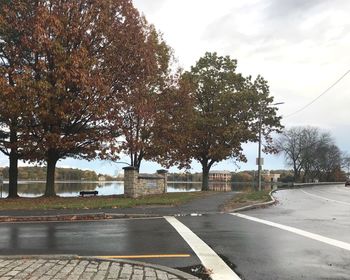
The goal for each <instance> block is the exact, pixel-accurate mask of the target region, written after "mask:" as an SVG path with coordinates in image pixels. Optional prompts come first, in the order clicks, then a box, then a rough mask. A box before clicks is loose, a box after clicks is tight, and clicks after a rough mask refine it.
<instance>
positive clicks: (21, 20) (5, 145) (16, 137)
mask: <svg viewBox="0 0 350 280" xmlns="http://www.w3.org/2000/svg"><path fill="white" fill-rule="evenodd" d="M30 16H31V15H30V4H29V2H25V1H22V2H18V1H1V2H0V151H1V152H2V153H4V154H5V155H7V156H8V157H9V196H8V197H9V198H16V197H18V194H17V177H18V171H17V166H18V159H19V158H21V157H23V156H24V151H23V147H22V143H23V139H22V135H21V131H23V129H26V127H27V126H26V124H25V118H24V112H25V111H26V110H29V107H30V106H28V92H27V91H26V82H25V81H26V80H28V78H30V74H29V73H28V72H27V69H26V63H27V61H28V60H29V59H30V53H29V52H28V51H27V49H26V48H25V47H24V46H23V45H22V42H23V41H22V40H23V37H24V34H25V33H26V30H27V29H28V26H27V23H28V19H29V18H30Z"/></svg>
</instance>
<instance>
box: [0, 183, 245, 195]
mask: <svg viewBox="0 0 350 280" xmlns="http://www.w3.org/2000/svg"><path fill="white" fill-rule="evenodd" d="M249 187H251V184H249V183H248V184H247V183H244V184H242V183H241V184H239V183H236V184H230V183H210V185H209V188H210V189H211V190H214V191H231V190H237V191H238V190H242V189H245V188H249ZM55 188H56V193H57V194H58V195H59V196H62V197H74V196H79V192H80V191H82V190H89V191H93V190H96V191H98V194H99V195H118V194H124V183H123V182H66V181H65V182H57V183H56V184H55ZM200 190H201V183H200V182H199V183H198V182H196V183H193V182H168V187H167V192H170V193H173V192H193V191H200ZM44 192H45V182H44V181H43V182H30V181H20V182H18V193H19V195H20V196H22V197H37V196H41V195H43V194H44ZM7 195H8V184H7V182H6V181H5V184H4V185H3V187H2V188H1V189H0V198H4V197H7Z"/></svg>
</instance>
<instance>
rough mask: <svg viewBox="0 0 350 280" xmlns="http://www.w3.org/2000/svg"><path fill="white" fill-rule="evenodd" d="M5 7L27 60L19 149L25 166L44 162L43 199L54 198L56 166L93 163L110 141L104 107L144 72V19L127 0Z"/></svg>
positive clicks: (58, 0) (40, 0)
mask: <svg viewBox="0 0 350 280" xmlns="http://www.w3.org/2000/svg"><path fill="white" fill-rule="evenodd" d="M6 5H7V6H6ZM23 6H25V7H26V11H25V12H26V14H24V13H23V11H22V10H21V9H20V8H21V7H23ZM5 7H6V9H7V11H8V12H9V14H10V15H11V21H10V20H9V21H8V24H12V25H13V26H16V25H17V22H20V21H21V20H22V18H24V19H25V20H24V24H23V27H22V28H23V30H20V32H19V34H20V35H19V36H20V38H19V41H18V42H19V45H20V51H19V53H18V54H17V55H18V56H19V57H25V59H24V60H23V61H22V62H21V65H22V68H23V69H24V71H25V73H26V75H25V79H22V83H24V88H25V90H26V92H27V95H28V101H29V102H28V107H29V108H30V110H27V111H26V112H25V115H24V116H23V119H25V121H26V124H27V125H26V127H29V128H30V129H29V130H25V131H23V132H22V134H23V143H22V146H23V149H24V150H26V151H30V154H29V155H27V156H26V159H28V160H32V161H37V160H39V161H45V162H46V163H47V179H46V181H47V182H46V192H45V195H46V196H54V195H55V189H54V179H55V166H56V163H57V161H58V160H59V159H61V158H65V157H80V158H87V159H92V158H94V157H96V156H97V155H98V154H99V153H104V152H105V149H107V148H108V147H107V146H106V143H110V141H112V138H111V133H110V132H111V131H110V129H111V128H110V124H109V122H108V118H110V116H111V106H110V105H111V104H110V103H111V102H112V100H114V98H115V96H119V97H120V98H121V97H122V96H123V94H124V93H125V92H128V90H129V88H130V86H131V83H132V81H133V78H134V77H135V76H138V75H139V74H140V72H142V71H143V67H140V63H139V61H140V56H141V55H140V54H142V49H141V47H143V44H141V43H140V42H144V40H145V32H144V29H143V23H142V18H141V17H140V15H139V13H138V12H137V10H136V9H135V8H134V7H133V5H132V2H131V1H129V0H113V1H89V0H69V1H68V0H49V1H47V0H37V1H34V0H33V1H24V0H13V1H6V4H5ZM113 110H117V108H113ZM117 123H118V122H117V121H114V122H113V124H114V125H115V126H116V125H117Z"/></svg>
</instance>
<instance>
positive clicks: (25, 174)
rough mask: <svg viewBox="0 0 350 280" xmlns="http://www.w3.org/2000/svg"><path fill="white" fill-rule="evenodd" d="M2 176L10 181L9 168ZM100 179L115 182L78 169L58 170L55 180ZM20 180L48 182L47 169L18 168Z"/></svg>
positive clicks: (1, 168)
mask: <svg viewBox="0 0 350 280" xmlns="http://www.w3.org/2000/svg"><path fill="white" fill-rule="evenodd" d="M0 176H2V178H3V179H4V180H8V179H9V168H8V167H0ZM99 177H103V179H104V180H106V181H110V180H115V178H114V177H112V176H108V175H103V174H97V173H96V172H95V171H92V170H81V169H77V168H56V172H55V179H56V180H59V181H81V180H86V181H97V180H99ZM18 180H40V181H43V180H46V167H40V166H28V167H18Z"/></svg>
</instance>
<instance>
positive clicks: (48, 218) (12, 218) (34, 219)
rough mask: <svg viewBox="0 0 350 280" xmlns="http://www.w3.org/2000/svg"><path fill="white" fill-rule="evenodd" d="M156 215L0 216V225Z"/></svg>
mask: <svg viewBox="0 0 350 280" xmlns="http://www.w3.org/2000/svg"><path fill="white" fill-rule="evenodd" d="M157 217H161V216H160V215H156V214H113V213H88V214H65V215H64V214H62V215H49V216H0V223H9V222H59V221H67V222H69V221H87V220H88V221H94V220H113V219H137V218H157Z"/></svg>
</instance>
